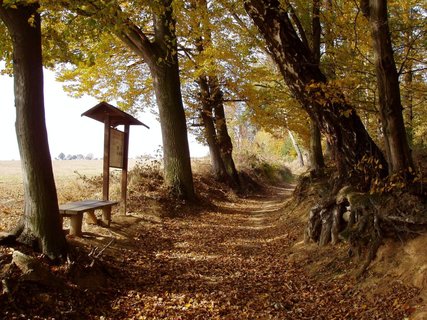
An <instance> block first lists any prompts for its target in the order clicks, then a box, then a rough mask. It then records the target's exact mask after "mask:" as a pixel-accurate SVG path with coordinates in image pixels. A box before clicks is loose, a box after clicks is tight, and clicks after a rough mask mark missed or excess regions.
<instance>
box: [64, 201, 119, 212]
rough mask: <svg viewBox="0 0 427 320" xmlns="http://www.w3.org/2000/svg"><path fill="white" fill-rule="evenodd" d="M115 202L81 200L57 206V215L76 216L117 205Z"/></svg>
mask: <svg viewBox="0 0 427 320" xmlns="http://www.w3.org/2000/svg"><path fill="white" fill-rule="evenodd" d="M117 203H118V202H117V201H107V200H83V201H75V202H70V203H66V204H61V205H60V206H59V213H61V214H73V213H74V214H76V213H80V212H85V211H88V210H93V209H101V208H104V207H108V206H113V205H115V204H117Z"/></svg>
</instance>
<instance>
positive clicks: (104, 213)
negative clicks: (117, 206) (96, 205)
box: [102, 207, 111, 226]
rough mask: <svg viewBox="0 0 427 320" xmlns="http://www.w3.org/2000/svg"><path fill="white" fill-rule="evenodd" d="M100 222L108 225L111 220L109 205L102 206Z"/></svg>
mask: <svg viewBox="0 0 427 320" xmlns="http://www.w3.org/2000/svg"><path fill="white" fill-rule="evenodd" d="M102 222H104V223H105V224H106V225H107V226H110V222H111V207H105V208H102Z"/></svg>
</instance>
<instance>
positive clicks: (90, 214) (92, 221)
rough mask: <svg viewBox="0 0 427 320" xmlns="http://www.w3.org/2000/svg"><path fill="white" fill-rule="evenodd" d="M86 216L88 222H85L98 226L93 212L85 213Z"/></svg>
mask: <svg viewBox="0 0 427 320" xmlns="http://www.w3.org/2000/svg"><path fill="white" fill-rule="evenodd" d="M87 215H88V218H89V220H88V221H87V222H88V223H90V224H98V219H97V218H96V215H95V210H89V211H87Z"/></svg>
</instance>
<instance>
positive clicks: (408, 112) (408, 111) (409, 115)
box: [403, 64, 414, 146]
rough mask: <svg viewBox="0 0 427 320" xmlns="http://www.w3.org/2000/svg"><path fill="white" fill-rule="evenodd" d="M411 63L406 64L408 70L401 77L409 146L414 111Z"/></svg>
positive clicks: (412, 139)
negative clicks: (404, 91) (404, 88)
mask: <svg viewBox="0 0 427 320" xmlns="http://www.w3.org/2000/svg"><path fill="white" fill-rule="evenodd" d="M411 68H412V66H411V64H409V66H408V71H407V72H406V74H405V76H404V77H403V81H404V82H405V86H406V93H405V95H404V99H405V118H406V121H405V122H406V126H405V127H406V135H407V137H408V144H409V146H413V144H414V112H413V98H412V80H413V74H412V71H411Z"/></svg>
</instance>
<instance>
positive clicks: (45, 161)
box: [0, 1, 66, 259]
mask: <svg viewBox="0 0 427 320" xmlns="http://www.w3.org/2000/svg"><path fill="white" fill-rule="evenodd" d="M38 7H39V5H38V4H37V3H33V4H28V5H24V4H18V5H17V8H15V9H14V8H6V7H3V6H2V1H0V18H1V19H2V20H3V21H4V23H5V24H6V26H7V28H8V30H9V32H10V34H11V37H12V43H13V62H14V64H13V72H14V83H15V107H16V134H17V139H18V145H19V152H20V155H21V165H22V175H23V182H24V197H25V208H24V219H23V220H24V230H23V233H22V234H21V238H22V239H23V240H25V239H30V240H31V242H32V240H34V241H35V244H37V245H38V247H39V249H40V250H41V251H42V252H43V253H44V254H46V255H47V256H48V257H50V258H52V259H56V258H58V257H60V256H61V255H62V256H64V255H65V253H66V241H65V236H64V233H63V232H62V225H61V222H60V217H59V209H58V199H57V194H56V187H55V181H54V177H53V171H52V162H51V158H50V153H49V145H48V139H47V132H46V124H45V113H44V97H43V68H42V50H41V30H40V15H39V13H38V12H37V9H38ZM32 244H34V243H32Z"/></svg>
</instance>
